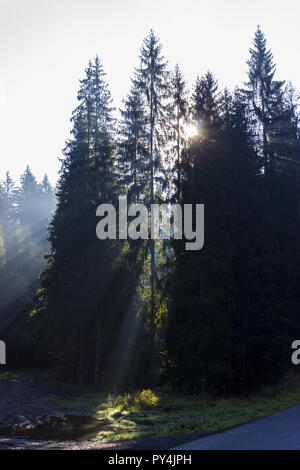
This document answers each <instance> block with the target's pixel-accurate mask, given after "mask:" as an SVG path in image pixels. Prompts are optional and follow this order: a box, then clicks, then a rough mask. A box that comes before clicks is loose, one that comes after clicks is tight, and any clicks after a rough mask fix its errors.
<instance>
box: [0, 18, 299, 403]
mask: <svg viewBox="0 0 300 470" xmlns="http://www.w3.org/2000/svg"><path fill="white" fill-rule="evenodd" d="M158 33H159V31H153V30H150V31H148V32H147V31H145V39H144V40H143V42H142V44H140V53H139V56H137V57H136V68H135V70H134V71H133V74H132V77H131V82H130V83H131V85H130V89H128V93H127V96H125V97H124V99H123V102H122V105H121V107H120V109H118V107H116V106H115V104H114V100H113V98H114V97H113V96H112V95H111V92H110V85H109V78H108V76H107V75H106V71H105V70H106V69H105V62H104V61H103V60H102V58H101V56H96V57H94V58H91V59H90V61H88V60H89V58H88V57H87V64H86V68H85V70H82V73H81V76H79V77H78V94H77V105H76V107H75V109H74V110H73V112H72V115H71V116H70V119H71V126H72V131H71V134H70V137H69V138H68V136H66V139H67V140H66V144H65V147H64V149H63V150H62V152H61V155H60V165H61V167H60V173H59V179H58V181H57V183H56V184H53V182H50V180H49V178H48V176H47V174H46V175H45V176H44V178H43V179H41V180H40V179H39V178H37V177H36V176H35V174H34V170H33V169H32V168H31V167H30V166H28V165H27V166H26V164H27V162H26V161H25V160H24V168H25V169H24V172H23V174H21V175H20V178H19V180H17V179H16V178H14V177H13V176H12V175H11V172H10V168H9V167H10V162H9V161H7V160H5V156H4V159H3V160H2V162H1V165H2V167H3V166H4V164H5V170H7V172H6V177H5V178H4V179H2V181H1V186H0V338H1V340H3V341H4V342H5V344H6V348H7V364H8V366H9V367H10V368H12V369H16V370H19V369H26V368H33V369H35V370H41V371H43V370H49V369H50V370H53V371H56V372H57V374H58V375H59V377H60V378H61V380H63V381H65V382H67V383H70V384H76V385H78V386H82V387H90V388H91V389H93V390H99V391H103V392H117V393H129V392H132V391H136V390H142V389H152V390H156V389H160V388H162V387H164V388H167V389H168V390H172V391H174V393H178V394H180V393H182V394H192V395H193V394H201V393H203V392H205V393H207V394H209V395H210V396H212V397H220V396H222V397H230V396H248V395H249V394H251V393H255V392H256V391H258V390H260V389H261V387H263V386H267V385H270V386H271V385H272V386H273V385H276V384H277V383H278V382H279V381H280V380H281V379H282V377H283V376H284V374H285V373H286V372H287V371H288V370H289V369H291V367H293V364H292V362H291V355H292V350H291V345H292V343H293V341H295V340H297V339H298V338H300V322H299V305H300V288H299V282H300V243H299V239H300V186H299V184H300V122H299V106H298V105H299V94H298V91H297V89H296V88H295V87H294V85H293V83H292V82H291V81H290V80H289V77H288V76H287V79H286V81H280V80H278V78H277V71H276V62H275V59H276V50H274V51H273V49H271V47H272V44H269V41H268V38H266V36H265V34H264V32H263V30H262V29H261V28H260V27H259V26H258V27H257V29H256V31H255V32H254V34H253V41H252V43H251V44H249V48H250V50H249V52H248V51H245V56H246V54H247V53H248V60H247V63H246V64H242V63H241V64H240V67H241V68H242V67H244V68H245V69H247V81H246V82H245V83H240V84H239V86H237V87H236V88H235V89H233V90H229V89H228V88H225V89H223V88H221V87H220V86H219V81H218V77H216V76H214V74H213V73H212V72H211V71H209V70H208V71H206V70H202V67H201V51H199V75H198V76H197V79H196V81H195V82H194V83H187V81H186V79H185V74H184V64H179V65H177V66H176V67H175V69H172V68H171V67H170V66H169V62H168V58H167V57H165V55H164V45H163V44H162V42H161V40H160V38H159V35H158ZM273 54H274V55H273ZM196 59H197V56H196V57H195V60H196ZM116 60H117V59H116ZM120 73H121V71H120ZM50 138H51V137H50ZM45 145H47V143H45ZM42 152H43V149H41V153H42ZM25 157H26V155H25V156H24V158H25ZM53 158H56V156H53ZM124 196H126V197H127V202H128V205H130V204H142V205H144V206H145V207H146V208H147V209H148V210H150V208H151V206H152V205H153V204H165V205H166V206H167V207H168V206H170V205H175V204H177V205H180V206H182V207H183V206H184V205H185V204H190V205H193V206H195V205H197V204H201V205H204V220H205V225H204V236H205V238H204V245H203V248H201V249H199V250H187V249H186V246H185V243H186V240H185V239H184V238H182V239H176V237H172V236H171V237H169V238H165V239H163V238H162V239H152V238H151V237H149V238H146V237H144V238H142V237H139V238H137V239H133V238H126V239H123V238H122V237H118V238H115V239H111V238H108V237H107V238H106V239H100V238H99V237H97V236H96V226H97V223H98V222H99V217H97V215H96V212H97V207H98V206H99V205H100V204H111V205H113V206H114V207H118V204H119V198H121V197H124ZM130 220H131V219H130V217H129V219H128V224H129V223H130ZM148 228H149V227H148ZM148 228H147V230H148ZM149 230H150V228H149ZM1 367H2V366H1Z"/></svg>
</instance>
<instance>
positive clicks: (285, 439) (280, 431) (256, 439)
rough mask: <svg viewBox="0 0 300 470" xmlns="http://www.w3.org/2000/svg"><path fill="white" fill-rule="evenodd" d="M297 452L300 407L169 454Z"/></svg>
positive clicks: (299, 439) (198, 441) (213, 436)
mask: <svg viewBox="0 0 300 470" xmlns="http://www.w3.org/2000/svg"><path fill="white" fill-rule="evenodd" d="M248 449H249V450H256V449H259V450H288V449H300V405H296V406H293V407H292V408H289V409H287V410H283V411H279V412H278V413H275V414H273V415H270V416H267V417H266V418H262V419H258V420H256V421H253V422H252V423H248V424H244V425H242V426H239V427H237V428H234V429H231V430H229V431H225V432H223V433H219V434H213V435H211V436H208V437H204V438H202V439H197V440H196V441H192V442H189V443H187V444H184V445H181V446H178V447H175V448H174V449H172V450H248Z"/></svg>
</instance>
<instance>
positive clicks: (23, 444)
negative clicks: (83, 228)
mask: <svg viewBox="0 0 300 470" xmlns="http://www.w3.org/2000/svg"><path fill="white" fill-rule="evenodd" d="M77 394H78V392H77V391H75V390H73V389H72V388H66V387H63V386H60V385H59V384H57V383H55V382H54V381H53V377H51V374H50V375H47V374H39V375H31V376H24V377H20V378H18V379H13V380H6V381H0V429H1V428H2V430H3V429H5V428H4V427H5V426H7V425H13V424H15V423H16V422H19V421H20V420H24V419H30V420H33V421H34V420H35V419H37V418H38V417H40V416H47V415H48V416H49V415H51V416H55V415H56V416H59V415H62V414H71V413H72V411H70V410H69V409H68V410H67V409H64V408H63V407H62V406H58V405H57V398H63V399H67V398H71V397H74V396H76V395H77ZM51 397H52V398H53V400H51ZM55 399H56V401H55ZM73 413H77V414H78V410H74V411H73ZM1 434H2V435H1ZM206 434H207V433H190V434H185V435H175V436H166V437H157V438H148V439H136V440H124V441H115V442H103V441H92V440H87V441H46V440H44V441H43V440H33V439H27V438H21V437H7V435H5V432H3V431H2V432H0V450H6V449H14V450H23V449H28V450H31V449H39V450H53V449H62V450H63V449H66V450H88V449H91V450H93V449H94V450H99V449H107V450H109V449H111V450H118V449H119V450H127V449H131V450H132V449H135V450H141V449H157V450H159V449H170V448H172V447H175V446H177V445H180V444H184V443H186V442H190V441H192V440H194V439H197V438H200V437H201V436H203V435H206Z"/></svg>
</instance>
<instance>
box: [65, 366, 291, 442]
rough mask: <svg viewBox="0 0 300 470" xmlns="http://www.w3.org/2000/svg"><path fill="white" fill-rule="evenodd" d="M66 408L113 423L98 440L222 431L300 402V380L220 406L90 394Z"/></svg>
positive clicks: (158, 395)
mask: <svg viewBox="0 0 300 470" xmlns="http://www.w3.org/2000/svg"><path fill="white" fill-rule="evenodd" d="M60 403H61V405H63V406H64V407H65V408H69V409H72V410H73V411H74V410H78V411H84V412H88V413H91V414H94V415H96V416H97V417H98V419H99V420H108V421H109V423H110V427H109V429H108V430H105V431H101V432H99V434H98V436H97V438H96V439H97V440H104V441H112V440H119V439H136V438H146V437H154V436H156V437H157V436H167V435H172V434H180V433H181V434H183V433H190V432H205V431H218V430H222V429H226V428H228V427H231V426H234V425H237V424H240V423H243V422H247V421H249V420H252V419H255V418H260V417H263V416H266V415H268V414H271V413H274V412H276V411H279V410H282V409H285V408H288V407H290V406H293V405H295V404H298V403H300V378H299V377H295V376H290V375H289V376H287V377H285V380H284V381H283V382H282V383H281V384H280V385H278V386H276V387H265V388H264V389H262V390H261V392H260V393H259V394H256V395H253V396H249V397H247V398H239V397H236V398H226V399H218V400H215V401H214V402H212V401H211V400H209V399H206V400H202V399H201V398H200V397H198V396H194V395H193V396H187V395H175V394H170V393H163V392H154V391H151V390H143V391H141V392H136V393H132V394H124V395H105V394H99V393H92V392H89V393H88V392H85V393H83V394H80V395H78V396H76V397H74V398H72V399H71V400H67V401H66V400H63V401H61V402H60Z"/></svg>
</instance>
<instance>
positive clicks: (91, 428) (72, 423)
mask: <svg viewBox="0 0 300 470" xmlns="http://www.w3.org/2000/svg"><path fill="white" fill-rule="evenodd" d="M39 421H40V422H39V423H38V424H31V423H29V422H26V423H21V424H16V425H13V426H5V427H2V428H0V435H1V436H5V437H26V438H29V439H38V440H59V441H68V440H77V441H78V440H79V441H84V440H88V439H93V438H95V437H97V434H98V433H99V432H101V431H108V430H112V429H113V427H112V425H111V424H110V423H109V421H106V420H101V421H100V420H98V419H96V418H93V417H91V416H84V415H64V416H41V417H40V419H39Z"/></svg>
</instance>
